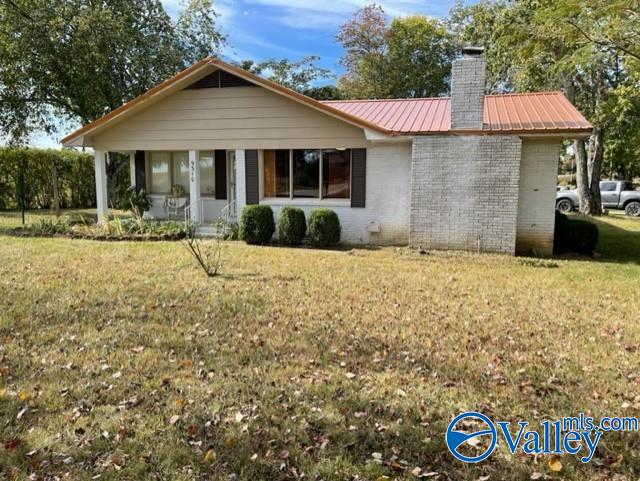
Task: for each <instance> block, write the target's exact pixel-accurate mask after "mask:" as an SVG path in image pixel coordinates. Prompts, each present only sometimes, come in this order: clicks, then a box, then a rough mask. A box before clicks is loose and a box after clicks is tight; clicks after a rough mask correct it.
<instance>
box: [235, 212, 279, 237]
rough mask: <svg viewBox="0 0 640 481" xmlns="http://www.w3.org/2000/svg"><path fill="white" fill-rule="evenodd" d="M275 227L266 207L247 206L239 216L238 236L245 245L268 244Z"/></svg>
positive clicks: (271, 213)
mask: <svg viewBox="0 0 640 481" xmlns="http://www.w3.org/2000/svg"><path fill="white" fill-rule="evenodd" d="M275 231H276V225H275V222H274V221H273V210H271V207H269V206H268V205H248V206H246V207H245V208H244V209H242V213H241V214H240V225H239V230H238V235H239V237H240V239H242V240H243V241H245V242H246V243H247V244H260V245H264V244H269V243H270V242H271V238H272V237H273V233H274V232H275Z"/></svg>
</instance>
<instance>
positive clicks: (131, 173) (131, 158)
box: [129, 152, 136, 189]
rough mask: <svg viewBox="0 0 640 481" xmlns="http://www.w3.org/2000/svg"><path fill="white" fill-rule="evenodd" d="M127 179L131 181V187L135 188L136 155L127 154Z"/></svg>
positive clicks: (133, 153) (132, 153)
mask: <svg viewBox="0 0 640 481" xmlns="http://www.w3.org/2000/svg"><path fill="white" fill-rule="evenodd" d="M129 178H130V179H131V187H133V188H134V189H135V188H136V153H135V152H129Z"/></svg>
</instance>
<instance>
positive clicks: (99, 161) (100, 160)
mask: <svg viewBox="0 0 640 481" xmlns="http://www.w3.org/2000/svg"><path fill="white" fill-rule="evenodd" d="M106 154H107V153H106V152H105V151H104V150H96V151H95V153H94V158H95V168H96V206H97V208H98V224H102V223H103V222H107V221H108V215H109V208H108V204H107V161H106Z"/></svg>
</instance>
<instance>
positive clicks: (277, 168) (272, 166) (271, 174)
mask: <svg viewBox="0 0 640 481" xmlns="http://www.w3.org/2000/svg"><path fill="white" fill-rule="evenodd" d="M290 182H291V179H290V177H289V151H288V150H265V151H264V185H263V186H264V196H265V197H289V186H290Z"/></svg>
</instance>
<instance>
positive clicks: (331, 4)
mask: <svg viewBox="0 0 640 481" xmlns="http://www.w3.org/2000/svg"><path fill="white" fill-rule="evenodd" d="M162 1H163V3H164V5H165V8H166V9H167V11H168V12H169V14H170V15H172V16H174V17H175V16H176V15H177V13H178V11H179V9H180V5H181V1H182V0H162ZM368 3H370V1H367V0H238V1H233V0H218V1H216V0H214V8H215V10H216V11H217V12H218V13H219V14H220V17H219V18H218V20H217V21H218V24H219V26H220V27H221V29H222V31H223V32H224V34H225V35H226V36H227V39H228V43H229V45H228V46H227V47H226V48H225V50H224V52H223V57H224V58H225V60H240V59H253V60H257V61H260V60H266V59H268V58H288V59H291V60H296V59H299V58H301V57H304V56H306V55H318V56H320V58H321V61H320V64H321V65H322V66H323V67H326V68H329V69H331V70H332V71H334V72H339V71H340V66H339V64H338V60H339V58H340V56H341V55H342V50H341V48H340V46H339V45H338V44H337V43H336V41H335V35H336V32H337V30H338V26H339V25H341V24H342V23H344V21H345V20H346V19H347V18H348V17H349V16H350V15H351V14H352V13H353V12H355V11H356V10H357V9H359V8H361V7H362V6H364V5H366V4H368ZM378 3H379V4H380V5H382V7H383V8H384V10H385V12H386V13H387V14H388V15H390V16H405V15H410V14H415V13H420V14H425V15H429V16H433V17H444V16H445V15H446V14H447V12H448V11H449V8H451V6H452V5H453V4H454V0H440V1H437V0H382V1H378ZM67 133H68V132H60V133H59V134H58V135H56V136H55V138H52V137H50V136H47V135H34V136H33V137H32V139H31V141H30V145H32V146H34V147H36V146H37V147H53V148H58V147H60V145H59V144H58V142H57V139H58V138H61V137H63V136H64V135H66V134H67Z"/></svg>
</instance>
